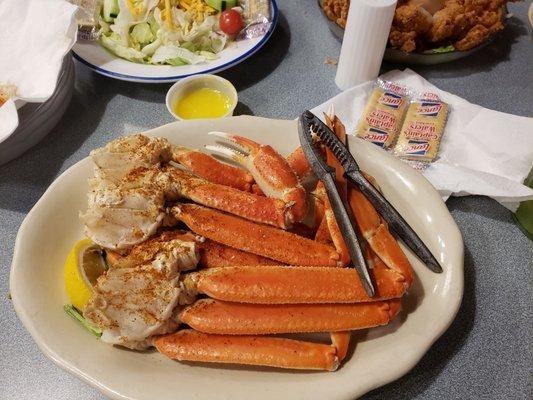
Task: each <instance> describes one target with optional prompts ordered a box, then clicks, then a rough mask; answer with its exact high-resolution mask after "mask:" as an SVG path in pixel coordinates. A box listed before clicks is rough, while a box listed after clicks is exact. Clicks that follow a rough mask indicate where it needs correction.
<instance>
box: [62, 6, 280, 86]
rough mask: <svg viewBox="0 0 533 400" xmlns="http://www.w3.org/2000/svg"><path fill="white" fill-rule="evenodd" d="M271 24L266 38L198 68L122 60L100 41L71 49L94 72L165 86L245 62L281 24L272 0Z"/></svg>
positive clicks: (251, 41) (235, 44) (228, 50)
mask: <svg viewBox="0 0 533 400" xmlns="http://www.w3.org/2000/svg"><path fill="white" fill-rule="evenodd" d="M271 11H272V24H271V25H270V28H269V30H268V31H267V33H265V34H264V35H263V36H260V37H257V38H253V39H246V40H240V41H237V42H233V43H232V44H231V45H230V46H228V47H227V48H225V49H224V50H222V51H221V52H220V53H219V54H218V56H219V58H218V59H216V60H212V61H209V62H207V63H205V64H196V65H180V66H172V65H149V64H140V63H135V62H132V61H128V60H125V59H123V58H120V57H118V56H116V55H114V54H113V53H111V52H109V51H108V50H106V49H105V48H104V47H103V46H102V45H101V44H100V43H99V42H90V41H79V42H77V43H76V44H75V45H74V47H73V48H72V52H73V55H74V58H76V59H77V60H78V61H80V62H81V63H83V64H85V65H87V66H88V67H89V68H91V69H92V70H94V71H96V72H97V73H99V74H101V75H105V76H108V77H110V78H115V79H119V80H122V81H130V82H144V83H164V82H175V81H177V80H179V79H182V78H185V77H187V76H190V75H196V74H209V73H215V72H220V71H223V70H225V69H227V68H230V67H232V66H234V65H236V64H239V63H240V62H242V61H244V60H246V59H247V58H248V57H250V56H251V55H252V54H254V53H255V52H257V51H258V50H259V49H260V48H261V47H263V45H264V44H265V43H266V42H267V40H268V39H269V38H270V36H272V33H273V32H274V29H275V28H276V24H277V22H278V6H277V4H276V0H271Z"/></svg>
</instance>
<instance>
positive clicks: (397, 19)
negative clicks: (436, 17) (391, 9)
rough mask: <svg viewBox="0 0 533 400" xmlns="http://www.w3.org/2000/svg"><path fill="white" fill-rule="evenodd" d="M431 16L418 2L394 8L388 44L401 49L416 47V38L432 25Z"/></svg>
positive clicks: (407, 49)
mask: <svg viewBox="0 0 533 400" xmlns="http://www.w3.org/2000/svg"><path fill="white" fill-rule="evenodd" d="M432 23H433V17H432V16H431V14H430V13H429V12H428V11H426V9H424V8H423V7H420V6H419V5H418V4H410V2H407V3H406V4H403V5H400V6H398V7H397V8H396V12H395V14H394V19H393V22H392V27H391V32H390V35H389V41H390V44H391V45H392V46H393V47H395V48H398V49H400V50H403V51H407V52H410V51H413V50H415V49H416V39H417V38H418V36H419V35H421V34H424V33H426V32H427V31H428V30H429V29H430V28H431V26H432Z"/></svg>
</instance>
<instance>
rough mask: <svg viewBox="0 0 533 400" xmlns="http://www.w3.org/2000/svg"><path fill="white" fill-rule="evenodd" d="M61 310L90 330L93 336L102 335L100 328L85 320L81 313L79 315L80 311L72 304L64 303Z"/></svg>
mask: <svg viewBox="0 0 533 400" xmlns="http://www.w3.org/2000/svg"><path fill="white" fill-rule="evenodd" d="M63 310H65V312H66V313H67V314H68V315H70V316H71V317H72V318H74V319H75V320H76V321H78V323H79V324H80V325H81V326H83V327H84V328H85V329H87V330H88V331H89V332H91V333H92V334H93V335H94V336H96V337H98V338H99V337H100V336H102V330H101V329H100V328H98V327H97V326H96V325H94V324H91V323H90V322H89V321H87V320H86V319H85V318H83V315H81V312H80V311H79V310H78V309H77V308H76V307H74V306H72V305H70V304H65V305H64V306H63Z"/></svg>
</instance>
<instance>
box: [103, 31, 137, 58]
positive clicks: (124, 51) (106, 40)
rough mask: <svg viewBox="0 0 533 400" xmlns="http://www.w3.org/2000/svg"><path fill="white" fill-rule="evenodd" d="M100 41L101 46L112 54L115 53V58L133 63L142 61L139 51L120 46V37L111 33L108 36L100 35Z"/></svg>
mask: <svg viewBox="0 0 533 400" xmlns="http://www.w3.org/2000/svg"><path fill="white" fill-rule="evenodd" d="M100 41H101V42H102V45H103V46H104V47H105V48H106V49H108V50H109V51H111V52H112V53H115V54H116V55H117V56H119V57H121V58H125V59H126V60H129V61H134V62H141V63H142V62H143V60H144V57H145V55H144V53H142V52H141V51H139V50H136V49H134V48H133V47H127V46H123V45H122V41H121V39H120V37H119V36H118V35H117V34H115V33H113V34H111V35H109V36H106V35H102V36H101V37H100Z"/></svg>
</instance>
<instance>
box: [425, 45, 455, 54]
mask: <svg viewBox="0 0 533 400" xmlns="http://www.w3.org/2000/svg"><path fill="white" fill-rule="evenodd" d="M452 51H455V47H454V46H453V44H449V45H448V46H441V47H437V48H435V49H429V50H425V51H423V52H422V54H442V53H451V52H452Z"/></svg>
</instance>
